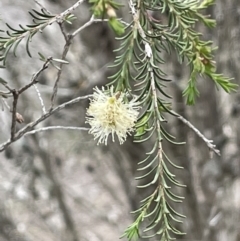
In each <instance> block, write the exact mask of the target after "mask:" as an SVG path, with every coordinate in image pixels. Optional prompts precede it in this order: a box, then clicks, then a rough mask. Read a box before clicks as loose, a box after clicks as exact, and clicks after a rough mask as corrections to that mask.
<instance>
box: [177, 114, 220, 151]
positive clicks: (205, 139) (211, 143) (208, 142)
mask: <svg viewBox="0 0 240 241" xmlns="http://www.w3.org/2000/svg"><path fill="white" fill-rule="evenodd" d="M175 114H177V113H175ZM177 115H178V119H179V120H180V121H182V122H183V123H184V124H185V125H187V126H188V127H189V128H190V129H191V130H193V131H194V132H195V133H196V134H197V135H198V136H199V137H200V138H201V139H202V140H203V141H204V142H205V143H206V145H207V146H208V148H209V149H210V150H212V151H213V152H215V153H216V154H217V155H218V156H221V153H220V151H219V150H218V149H217V148H216V145H214V144H213V140H209V139H207V138H206V137H205V136H204V135H203V134H202V133H201V132H200V131H199V130H198V129H197V128H196V127H195V126H194V125H193V124H191V123H190V122H189V121H188V120H186V119H185V118H184V117H183V116H181V115H179V114H177Z"/></svg>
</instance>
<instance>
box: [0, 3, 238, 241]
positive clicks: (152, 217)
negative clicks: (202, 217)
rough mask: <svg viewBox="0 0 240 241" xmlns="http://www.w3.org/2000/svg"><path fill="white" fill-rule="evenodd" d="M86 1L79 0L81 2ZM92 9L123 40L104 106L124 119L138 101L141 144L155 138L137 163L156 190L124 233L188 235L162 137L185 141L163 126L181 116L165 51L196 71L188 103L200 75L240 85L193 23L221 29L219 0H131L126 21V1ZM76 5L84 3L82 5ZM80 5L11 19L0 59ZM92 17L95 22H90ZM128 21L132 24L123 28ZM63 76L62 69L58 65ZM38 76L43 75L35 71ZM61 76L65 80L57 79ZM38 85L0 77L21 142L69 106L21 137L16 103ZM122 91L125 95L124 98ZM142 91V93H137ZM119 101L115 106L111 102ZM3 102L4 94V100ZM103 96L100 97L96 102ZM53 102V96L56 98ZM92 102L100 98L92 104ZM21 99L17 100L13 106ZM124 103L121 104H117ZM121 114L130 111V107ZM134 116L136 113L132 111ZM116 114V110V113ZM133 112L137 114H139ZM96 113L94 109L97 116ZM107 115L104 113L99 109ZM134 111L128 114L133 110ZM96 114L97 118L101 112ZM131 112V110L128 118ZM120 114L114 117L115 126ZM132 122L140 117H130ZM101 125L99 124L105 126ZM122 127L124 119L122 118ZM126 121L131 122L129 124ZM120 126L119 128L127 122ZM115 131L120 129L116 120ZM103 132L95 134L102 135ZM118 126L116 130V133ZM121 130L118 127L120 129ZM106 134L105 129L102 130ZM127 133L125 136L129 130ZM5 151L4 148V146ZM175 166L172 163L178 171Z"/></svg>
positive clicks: (230, 86) (227, 86)
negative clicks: (28, 19) (213, 8)
mask: <svg viewBox="0 0 240 241" xmlns="http://www.w3.org/2000/svg"><path fill="white" fill-rule="evenodd" d="M80 2H82V1H78V2H77V3H79V4H80ZM89 2H90V3H91V6H92V7H91V11H92V13H93V19H96V18H101V19H102V20H104V19H105V18H107V21H108V24H109V26H110V27H111V28H112V29H113V30H114V32H115V33H116V35H119V36H120V37H118V38H117V39H118V40H119V41H120V42H121V44H120V47H119V48H118V49H117V50H116V51H115V52H116V55H117V56H116V59H115V61H114V64H113V65H112V66H111V67H113V68H114V69H117V71H116V73H115V74H114V75H112V76H110V77H109V79H110V80H111V82H110V83H109V85H113V86H114V91H113V89H112V87H111V96H109V94H105V95H104V99H103V101H102V102H101V104H102V106H103V107H104V108H105V107H106V106H108V107H109V106H110V107H111V108H110V109H112V108H113V106H114V108H115V109H114V113H115V115H116V116H118V118H119V119H121V118H120V117H119V113H120V112H118V108H119V105H120V104H121V106H123V107H124V108H125V107H126V106H128V103H131V101H132V100H134V103H138V105H139V106H138V108H137V109H139V108H140V107H141V114H140V116H139V117H138V121H137V123H136V124H135V129H136V133H135V142H136V143H140V142H144V141H149V140H151V141H152V142H153V145H152V148H151V150H150V151H149V152H148V153H147V154H146V158H145V159H144V160H142V161H140V162H139V168H138V171H139V172H140V174H139V176H138V177H137V178H136V179H137V180H140V179H141V180H147V177H150V176H152V177H153V179H152V180H151V181H150V182H147V183H145V184H141V185H140V186H139V188H148V189H149V190H152V193H151V194H150V195H149V196H148V197H146V198H145V199H144V200H142V201H141V205H140V207H139V209H138V210H136V211H134V212H133V213H134V214H135V221H134V222H133V223H132V224H131V225H130V226H129V227H128V228H127V229H126V230H125V233H124V235H123V236H126V237H127V238H128V239H129V240H131V239H136V238H138V237H139V236H141V237H154V236H157V237H158V238H159V240H162V241H168V240H171V239H173V235H183V234H184V233H183V232H182V231H180V230H178V229H177V227H176V223H181V222H182V219H183V218H184V215H182V214H180V213H178V212H177V211H176V210H175V209H174V206H175V203H180V202H182V200H183V197H181V196H178V195H176V194H175V193H173V192H172V191H171V188H172V186H173V185H174V186H177V187H184V185H183V184H181V183H180V182H179V181H178V180H177V179H176V176H175V175H174V174H173V173H172V169H173V168H177V169H181V168H182V167H180V166H177V165H176V164H174V163H173V162H172V161H171V160H170V159H169V157H168V155H167V153H165V151H164V150H163V141H168V142H170V143H172V144H174V145H178V144H183V143H178V142H176V141H175V138H174V137H173V136H172V135H171V134H170V133H168V131H167V130H166V129H165V125H164V123H165V122H166V116H167V115H168V114H170V115H173V116H175V117H179V116H178V114H177V113H175V112H174V111H173V110H172V106H171V96H170V95H169V94H168V93H167V88H168V86H167V85H168V83H169V81H171V80H169V79H168V78H167V74H166V73H164V71H163V66H164V64H165V61H164V54H166V53H167V54H171V52H172V51H176V53H177V55H178V57H179V61H180V63H182V64H183V63H185V62H184V61H187V66H189V69H190V76H189V80H188V82H187V85H186V88H185V90H184V92H183V95H184V96H185V97H186V103H187V104H189V105H192V104H194V103H195V101H196V97H197V96H198V95H199V94H200V93H199V91H198V89H197V78H198V77H199V76H200V77H209V78H210V79H212V80H213V81H214V83H215V84H216V86H217V87H221V88H222V89H224V90H225V91H226V92H227V93H230V92H231V91H235V90H236V88H237V85H235V84H234V83H232V82H231V79H230V78H228V77H225V76H224V75H222V74H219V73H217V71H216V63H215V62H214V56H213V51H214V50H215V48H214V47H213V46H212V42H211V41H205V40H202V36H201V33H199V32H198V31H196V30H195V29H194V28H195V27H196V24H197V23H202V24H204V25H205V26H206V27H209V28H213V27H215V20H213V19H210V18H209V17H208V16H204V15H203V14H202V10H204V9H206V8H208V7H209V6H210V5H212V4H213V3H214V1H213V0H204V1H199V0H181V1H180V0H179V1H175V0H129V1H128V3H129V6H130V12H131V14H132V22H131V23H129V24H123V23H122V21H121V20H120V19H119V18H118V17H117V10H118V9H119V8H120V7H121V6H122V5H120V4H118V3H116V2H115V1H113V0H90V1H89ZM76 6H78V5H76ZM74 9H75V8H74V7H72V8H70V9H68V10H67V11H65V12H63V13H62V14H59V15H57V14H51V13H50V12H49V11H47V10H46V9H41V11H37V10H33V11H32V12H29V14H30V15H31V16H32V17H33V24H30V25H27V26H25V27H23V26H22V25H19V27H20V28H19V29H16V28H13V27H11V26H10V25H8V24H7V27H8V30H7V31H1V34H0V51H1V56H0V61H2V65H1V67H5V65H6V60H7V57H8V54H9V53H10V51H11V50H12V51H13V53H14V54H16V50H17V47H18V45H19V44H20V42H21V41H22V40H23V39H24V38H26V39H27V40H26V51H27V53H28V55H29V56H30V57H31V53H30V50H29V43H30V42H31V41H32V38H33V36H35V35H36V33H38V32H42V31H43V30H44V29H45V28H46V27H47V26H49V25H51V24H53V23H55V22H56V23H58V24H60V25H61V24H62V23H64V22H66V23H71V22H72V20H73V19H74V15H73V14H72V13H71V12H72V11H73V10H74ZM92 22H94V21H92ZM125 25H127V27H126V28H125ZM70 36H71V37H72V38H73V37H74V35H70ZM69 45H70V41H69V38H66V46H67V47H69ZM39 55H40V59H41V60H42V61H44V62H45V64H44V66H43V68H42V69H41V70H40V71H39V73H40V72H42V71H43V70H45V69H46V68H47V66H48V64H49V63H52V61H56V62H59V63H60V64H65V63H67V62H66V61H65V60H64V58H62V59H60V60H59V59H53V58H45V57H44V55H43V54H41V53H39ZM58 70H59V72H58V73H59V76H60V74H61V68H58ZM36 76H37V75H36ZM58 80H59V79H58ZM58 80H56V82H55V90H54V93H53V96H52V100H54V97H55V95H56V94H57V91H56V90H57V83H58ZM35 83H37V79H33V80H32V82H31V83H30V85H27V86H26V87H23V88H22V89H20V90H19V91H18V92H17V93H16V91H15V90H14V89H11V88H10V87H8V85H7V82H6V81H5V80H1V79H0V84H1V85H3V86H4V87H6V88H7V89H8V91H10V92H2V91H0V95H1V97H4V98H6V97H5V96H6V95H8V94H9V93H12V97H13V99H14V101H15V102H14V101H13V107H14V108H13V113H14V114H13V123H12V130H11V131H12V133H11V140H10V141H9V142H7V144H6V145H5V146H7V145H9V144H11V142H13V141H15V140H17V139H19V138H20V137H21V136H22V135H23V134H24V131H25V130H26V131H27V130H32V128H33V127H34V126H35V125H37V124H38V123H39V122H40V121H41V120H44V119H46V118H47V117H48V116H50V115H51V113H53V112H54V111H57V110H58V109H61V108H64V107H65V106H66V105H68V104H69V103H71V102H69V103H67V104H66V105H64V104H63V105H61V106H60V107H59V108H58V107H56V108H55V109H52V108H50V110H49V112H47V113H45V114H44V115H43V116H42V117H41V118H39V120H37V121H36V122H34V123H30V124H29V125H28V126H27V127H26V128H23V130H21V131H22V132H21V131H20V132H19V133H18V135H17V136H16V135H15V132H14V129H15V123H14V121H16V117H14V116H15V114H16V115H17V114H18V113H16V104H17V99H18V96H19V94H21V93H22V92H23V91H25V90H26V89H27V88H28V87H30V86H31V85H34V84H35ZM98 96H102V93H101V91H98ZM119 96H120V97H121V99H119ZM136 96H137V97H136ZM109 98H110V99H111V100H114V105H112V103H110V102H108V103H106V102H105V100H107V101H109ZM1 99H2V98H1ZM97 100H98V99H97ZM52 102H53V101H52ZM92 102H94V101H92ZM97 102H98V101H95V102H94V104H95V105H94V108H91V111H90V110H89V111H88V112H89V113H90V115H91V116H93V117H94V113H93V111H94V110H95V111H96V110H98V105H97V104H98V103H97ZM14 103H15V104H14ZM119 103H120V104H119ZM123 107H122V112H121V113H128V112H127V111H128V109H127V107H126V108H125V109H124V111H123ZM129 112H130V114H132V113H133V111H129ZM116 113H117V114H116ZM134 113H135V112H134ZM95 114H96V113H95ZM98 114H99V115H100V117H101V118H102V113H98ZM128 114H129V113H128ZM99 115H98V116H99ZM108 116H109V115H108V114H106V115H104V118H103V119H104V123H106V121H108V119H109V118H106V117H108ZM126 116H127V117H129V115H126ZM93 117H90V118H89V117H88V118H89V119H90V120H91V123H92V122H94V121H95V120H94V119H93ZM113 119H114V118H113V117H112V115H111V124H114V123H115V119H114V121H112V120H113ZM130 120H131V121H129V122H131V125H133V123H135V120H132V119H131V118H130ZM94 123H95V124H94V125H93V126H94V127H95V129H94V131H93V132H94V134H95V138H96V137H99V136H100V142H104V143H106V141H107V137H108V135H109V134H111V133H113V132H114V131H109V128H108V127H109V125H108V124H109V123H107V125H106V126H107V127H106V129H105V130H104V133H103V131H102V130H101V123H100V121H98V122H97V125H96V122H94ZM99 123H100V124H99ZM120 123H121V125H122V126H123V124H122V123H123V120H122V119H121V122H120ZM124 124H125V123H124ZM122 126H121V127H122ZM111 128H112V130H113V129H114V128H113V126H112V125H111ZM96 129H97V133H96ZM116 129H117V128H115V129H114V130H116ZM122 129H123V128H118V132H119V134H118V135H119V136H120V137H122V138H120V140H121V142H122V141H123V140H125V139H126V133H127V131H128V130H129V129H131V130H132V126H129V127H128V126H124V130H125V132H126V133H125V132H124V131H122ZM119 130H120V131H119ZM99 132H102V133H103V134H99ZM123 132H124V133H123ZM0 150H2V149H1V148H0ZM172 167H173V168H172Z"/></svg>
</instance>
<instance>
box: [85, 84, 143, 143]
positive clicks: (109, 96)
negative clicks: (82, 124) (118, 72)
mask: <svg viewBox="0 0 240 241" xmlns="http://www.w3.org/2000/svg"><path fill="white" fill-rule="evenodd" d="M138 110H139V106H138V103H137V102H136V101H135V100H134V99H132V100H131V101H129V102H128V100H127V97H126V93H123V92H121V93H120V92H117V93H113V86H112V87H111V88H110V90H107V91H105V89H104V87H102V90H99V89H98V88H97V87H95V88H94V93H93V97H92V99H91V102H90V106H89V108H88V109H87V113H86V115H87V117H86V123H89V124H90V126H91V128H90V130H89V133H91V134H93V135H94V139H98V144H99V143H105V145H107V140H108V136H109V135H111V136H112V140H113V141H114V134H116V135H117V137H118V140H119V142H120V144H122V143H123V142H124V141H125V140H126V138H127V135H128V134H130V133H131V132H132V131H134V126H135V123H136V121H137V117H138V114H139V111H138Z"/></svg>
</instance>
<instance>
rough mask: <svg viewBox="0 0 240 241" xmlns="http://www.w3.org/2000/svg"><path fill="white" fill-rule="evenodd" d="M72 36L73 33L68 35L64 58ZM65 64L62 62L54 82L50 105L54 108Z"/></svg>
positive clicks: (63, 58)
mask: <svg viewBox="0 0 240 241" xmlns="http://www.w3.org/2000/svg"><path fill="white" fill-rule="evenodd" d="M72 38H73V37H72V35H68V37H67V41H66V43H65V46H64V49H63V53H62V57H61V59H62V60H65V59H66V56H67V53H68V50H69V47H70V45H71V43H72ZM63 64H64V63H60V65H59V70H58V72H57V77H56V80H55V82H54V87H53V93H52V97H51V107H50V109H53V106H54V102H55V98H56V96H57V90H58V83H59V80H60V77H61V74H62V67H63Z"/></svg>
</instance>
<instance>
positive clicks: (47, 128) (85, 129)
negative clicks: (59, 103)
mask: <svg viewBox="0 0 240 241" xmlns="http://www.w3.org/2000/svg"><path fill="white" fill-rule="evenodd" d="M57 129H60V130H76V131H89V128H86V127H75V126H47V127H42V128H39V129H36V130H32V131H29V132H27V133H25V135H24V136H27V135H32V134H36V133H39V132H43V131H49V130H57Z"/></svg>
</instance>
